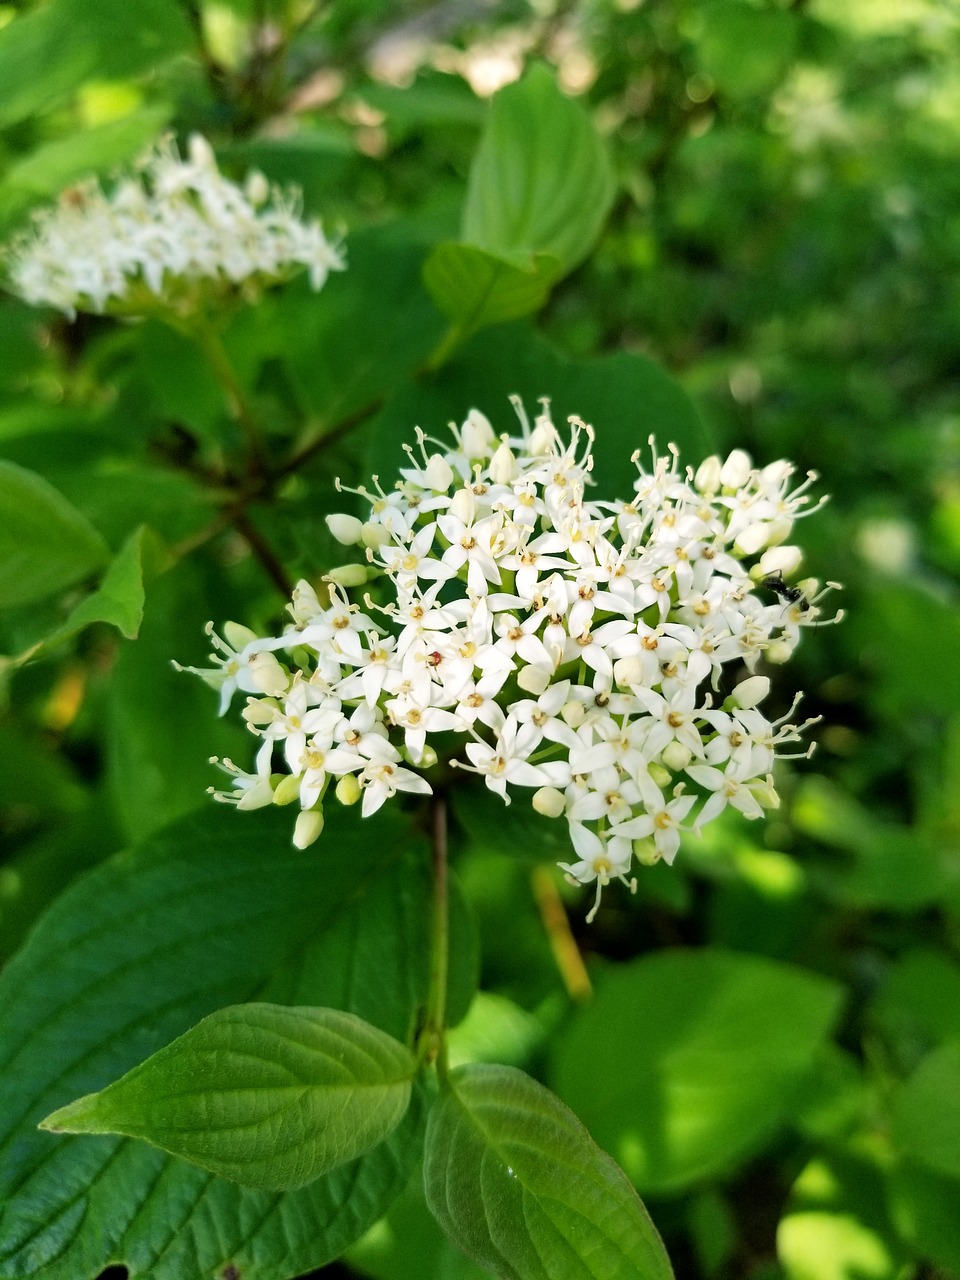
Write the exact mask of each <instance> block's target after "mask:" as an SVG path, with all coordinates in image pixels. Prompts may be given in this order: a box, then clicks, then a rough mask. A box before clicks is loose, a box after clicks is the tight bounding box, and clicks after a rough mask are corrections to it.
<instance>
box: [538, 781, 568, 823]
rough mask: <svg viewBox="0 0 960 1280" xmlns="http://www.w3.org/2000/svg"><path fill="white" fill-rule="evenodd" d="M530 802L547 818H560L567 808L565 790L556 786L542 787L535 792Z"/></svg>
mask: <svg viewBox="0 0 960 1280" xmlns="http://www.w3.org/2000/svg"><path fill="white" fill-rule="evenodd" d="M530 803H531V804H532V805H533V807H534V809H536V811H537V813H542V814H543V816H544V817H545V818H559V817H560V815H561V813H563V811H564V809H565V808H566V801H565V800H564V797H563V792H562V791H558V790H557V788H556V787H541V788H540V790H539V791H535V792H534V793H533V799H532V800H531V802H530Z"/></svg>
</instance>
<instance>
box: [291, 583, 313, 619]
mask: <svg viewBox="0 0 960 1280" xmlns="http://www.w3.org/2000/svg"><path fill="white" fill-rule="evenodd" d="M290 612H291V614H292V615H293V620H294V622H296V623H297V624H298V625H299V624H302V623H305V622H310V621H312V619H314V618H315V617H316V616H317V614H318V613H319V612H320V601H319V600H318V599H317V593H316V592H315V591H314V589H313V587H311V585H310V583H309V582H307V580H306V578H301V579H300V581H299V582H298V583H297V585H296V586H295V587H294V588H293V597H292V599H291V602H290Z"/></svg>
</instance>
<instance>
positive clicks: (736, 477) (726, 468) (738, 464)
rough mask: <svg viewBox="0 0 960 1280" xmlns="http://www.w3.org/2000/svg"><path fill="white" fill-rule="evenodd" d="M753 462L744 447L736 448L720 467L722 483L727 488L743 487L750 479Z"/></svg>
mask: <svg viewBox="0 0 960 1280" xmlns="http://www.w3.org/2000/svg"><path fill="white" fill-rule="evenodd" d="M752 470H753V462H752V461H751V458H750V455H749V453H744V451H743V450H742V449H734V450H733V452H732V453H730V454H728V455H727V460H726V462H725V463H724V464H723V466H722V467H721V468H720V483H721V484H722V485H723V487H724V488H725V489H742V488H743V486H744V485H745V484H746V483H747V481H748V480H749V479H750V472H751V471H752Z"/></svg>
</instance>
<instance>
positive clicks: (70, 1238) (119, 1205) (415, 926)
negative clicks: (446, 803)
mask: <svg viewBox="0 0 960 1280" xmlns="http://www.w3.org/2000/svg"><path fill="white" fill-rule="evenodd" d="M452 907H453V910H452V915H451V929H452V963H453V968H454V973H452V974H451V999H452V1000H453V1003H454V1005H455V1007H462V1005H463V1003H464V998H465V997H464V987H465V985H466V983H467V981H468V978H467V976H466V975H467V973H469V972H472V970H473V967H474V964H475V959H474V957H473V956H472V955H471V949H472V944H471V940H470V938H469V937H468V936H467V937H465V936H464V931H463V914H464V909H463V904H462V901H461V900H460V899H459V896H458V895H457V894H456V893H455V894H454V897H453V902H452ZM430 910H431V897H430V870H429V851H428V849H427V847H426V845H425V843H424V842H423V841H422V840H421V839H419V838H414V839H412V840H411V839H410V837H409V836H408V834H407V830H406V827H405V825H404V824H403V822H402V821H401V819H400V815H398V814H393V815H392V816H391V815H390V814H387V813H384V814H383V815H381V814H377V815H375V817H373V818H370V819H367V820H363V821H361V820H360V819H359V817H358V815H357V813H356V811H355V810H343V809H340V808H339V807H338V806H336V805H332V806H331V812H330V813H329V815H328V817H327V830H326V831H325V832H324V835H323V837H322V838H321V840H320V841H319V843H318V844H317V845H315V846H313V848H312V849H311V850H310V851H309V852H308V853H302V852H300V851H298V850H296V849H294V848H293V847H292V846H291V844H290V813H289V810H284V811H277V810H273V809H268V810H267V811H265V812H262V813H250V814H236V813H233V812H231V811H227V810H225V809H223V808H220V807H214V806H210V808H209V809H208V810H207V811H205V812H204V813H203V814H202V815H198V816H197V817H195V818H192V819H189V820H187V821H184V822H181V823H180V824H178V825H177V826H174V827H171V828H169V829H168V830H167V831H166V832H164V833H162V834H160V835H158V836H157V837H155V838H154V839H153V840H152V841H151V842H150V843H149V844H146V845H144V846H142V847H141V848H140V849H138V850H137V851H136V852H135V853H133V854H132V855H129V854H128V855H122V856H120V857H117V858H113V859H111V860H110V861H109V862H107V863H105V864H103V865H102V866H101V867H99V868H97V869H96V870H95V871H94V872H92V873H90V874H88V875H87V876H85V877H83V878H82V879H81V880H79V881H78V882H77V883H76V884H75V885H73V886H72V887H71V888H70V889H69V890H68V891H67V893H66V894H64V895H63V896H62V897H61V899H60V900H59V901H58V902H57V903H55V904H54V906H53V907H52V908H51V909H50V910H49V912H47V914H46V915H45V916H44V917H43V918H42V919H41V920H40V921H39V923H38V924H37V925H36V926H35V928H34V930H33V932H32V934H31V936H30V938H29V940H28V942H27V945H26V946H25V947H24V949H23V950H22V951H21V952H20V954H19V955H18V956H16V957H15V958H14V959H13V960H12V961H11V962H10V964H9V965H8V967H7V969H6V970H5V972H4V973H3V974H2V975H0V1027H2V1033H0V1205H2V1206H3V1207H2V1209H0V1277H2V1280H23V1277H24V1276H25V1275H30V1274H32V1273H33V1272H34V1271H35V1270H37V1269H39V1268H40V1267H41V1266H43V1267H45V1268H46V1270H45V1272H44V1280H95V1278H96V1277H98V1276H99V1275H100V1273H101V1271H102V1270H103V1268H104V1267H106V1266H107V1264H108V1263H122V1264H124V1265H125V1266H127V1267H128V1268H129V1272H130V1277H131V1280H187V1278H188V1277H189V1278H190V1280H193V1277H199V1276H220V1275H221V1274H222V1273H223V1271H224V1269H225V1268H227V1267H228V1266H233V1267H235V1268H236V1269H237V1270H238V1271H239V1272H240V1273H241V1275H244V1276H245V1275H248V1274H249V1275H255V1276H256V1277H257V1280H289V1277H291V1276H294V1275H300V1274H302V1273H303V1272H306V1271H309V1270H310V1269H311V1268H313V1267H317V1266H321V1265H323V1264H324V1263H326V1262H327V1261H329V1260H330V1259H332V1258H334V1257H337V1256H338V1255H339V1254H340V1253H342V1251H343V1250H344V1248H346V1246H347V1245H348V1244H349V1243H350V1242H351V1241H353V1240H355V1239H356V1238H358V1237H359V1236H360V1235H361V1234H362V1233H363V1232H365V1231H366V1230H367V1229H368V1228H369V1227H370V1226H371V1225H372V1224H373V1223H374V1222H375V1221H376V1220H377V1219H378V1218H379V1217H380V1216H381V1215H382V1214H383V1213H384V1212H385V1211H386V1209H387V1207H388V1205H389V1204H390V1203H391V1201H392V1200H393V1198H394V1197H395V1196H396V1195H397V1194H398V1193H399V1191H400V1190H401V1189H402V1187H403V1186H405V1185H406V1183H407V1181H408V1180H409V1177H410V1175H411V1173H412V1166H413V1164H414V1163H415V1162H416V1160H417V1158H418V1154H419V1148H420V1140H421V1139H420V1134H421V1129H420V1126H421V1124H422V1105H421V1100H420V1096H419V1093H418V1091H415V1092H414V1104H413V1106H412V1107H411V1110H410V1112H409V1113H408V1114H407V1116H406V1117H405V1118H404V1120H403V1121H402V1122H401V1123H400V1125H399V1126H398V1128H397V1129H396V1130H395V1131H394V1133H393V1134H391V1135H390V1137H389V1138H387V1140H386V1141H385V1142H384V1143H382V1144H381V1145H380V1146H378V1147H377V1148H375V1149H374V1150H373V1151H371V1152H370V1153H369V1154H367V1155H365V1156H362V1157H361V1158H360V1160H359V1161H358V1162H356V1163H354V1164H351V1165H349V1166H345V1167H344V1168H342V1169H338V1170H335V1171H334V1172H332V1173H330V1174H327V1175H325V1176H324V1177H322V1178H320V1179H318V1180H317V1181H316V1182H313V1183H311V1184H310V1185H309V1186H308V1187H305V1188H304V1189H302V1190H300V1191H290V1192H286V1193H283V1194H280V1195H278V1194H276V1193H268V1192H263V1191H255V1190H251V1189H249V1188H242V1187H239V1186H237V1185H236V1184H234V1183H229V1182H226V1181H224V1180H222V1179H220V1178H216V1177H214V1176H212V1175H210V1174H207V1173H204V1172H203V1171H201V1170H199V1169H197V1168H196V1167H194V1166H193V1165H189V1164H187V1163H185V1162H183V1161H180V1160H177V1159H175V1158H173V1157H170V1156H166V1155H164V1154H163V1153H162V1152H160V1151H157V1150H156V1149H155V1148H153V1147H150V1146H148V1145H147V1144H146V1143H142V1142H133V1141H130V1140H122V1139H117V1138H108V1137H82V1138H74V1137H59V1138H55V1137H52V1136H51V1135H50V1134H45V1133H42V1132H40V1131H38V1130H37V1129H36V1127H35V1126H36V1124H37V1122H38V1121H39V1120H40V1119H41V1118H42V1117H43V1116H45V1115H47V1114H49V1112H50V1111H51V1110H53V1109H54V1108H55V1107H58V1106H61V1105H63V1104H64V1103H66V1102H68V1101H70V1099H71V1098H76V1097H77V1096H78V1095H80V1094H83V1093H86V1092H91V1091H94V1090H97V1089H100V1088H102V1087H103V1086H104V1085H106V1084H107V1083H109V1082H110V1081H111V1080H115V1079H117V1077H118V1076H120V1075H122V1074H123V1073H124V1072H126V1071H128V1070H129V1069H130V1068H131V1067H133V1066H135V1065H136V1064H137V1063H138V1062H141V1061H142V1060H143V1058H144V1057H145V1056H147V1055H148V1054H150V1053H152V1052H154V1051H155V1050H157V1049H160V1048H161V1047H162V1046H163V1045H165V1044H168V1043H169V1042H170V1040H172V1039H173V1038H174V1037H175V1036H178V1035H180V1034H182V1033H183V1032H184V1031H186V1030H187V1029H188V1028H189V1027H191V1026H193V1025H194V1024H195V1023H196V1022H197V1021H198V1020H199V1019H201V1018H203V1017H204V1016H206V1015H207V1014H209V1013H212V1012H213V1011H214V1010H216V1009H218V1008H222V1007H223V1006H224V1005H227V1004H235V1003H240V1002H243V1001H246V1000H264V1001H269V1002H272V1003H275V1004H284V1005H287V1004H289V1005H305V1004H308V1005H319V1006H324V1007H328V1008H338V1009H343V1010H346V1011H348V1012H350V1013H353V1014H356V1015H357V1016H358V1017H360V1018H363V1019H365V1020H366V1021H367V1022H371V1023H373V1024H374V1025H375V1026H377V1027H379V1028H380V1029H381V1030H382V1031H384V1032H386V1033H387V1034H388V1035H391V1036H393V1037H394V1038H396V1039H398V1040H401V1041H406V1040H407V1039H408V1038H409V1036H410V1035H411V1034H412V1031H413V1029H414V1028H415V1027H416V1025H417V1017H418V1012H417V1011H418V1008H419V1007H420V1006H421V1005H422V1003H423V1001H424V999H425V996H426V991H427V985H428V977H429V975H428V972H427V967H428V962H427V958H426V955H425V952H424V948H423V945H422V940H423V938H424V936H425V935H426V932H427V929H428V922H429V919H430ZM455 993H456V994H455ZM467 998H469V996H467Z"/></svg>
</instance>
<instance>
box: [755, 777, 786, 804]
mask: <svg viewBox="0 0 960 1280" xmlns="http://www.w3.org/2000/svg"><path fill="white" fill-rule="evenodd" d="M750 790H751V792H752V794H753V797H754V799H755V800H756V802H757V804H759V805H760V807H761V808H762V809H779V808H780V797H779V796H778V795H777V793H776V791H775V790H774V786H773V779H772V778H771V777H767V778H766V779H765V780H764V781H763V782H756V783H754V784H753V786H752V787H751V788H750Z"/></svg>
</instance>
